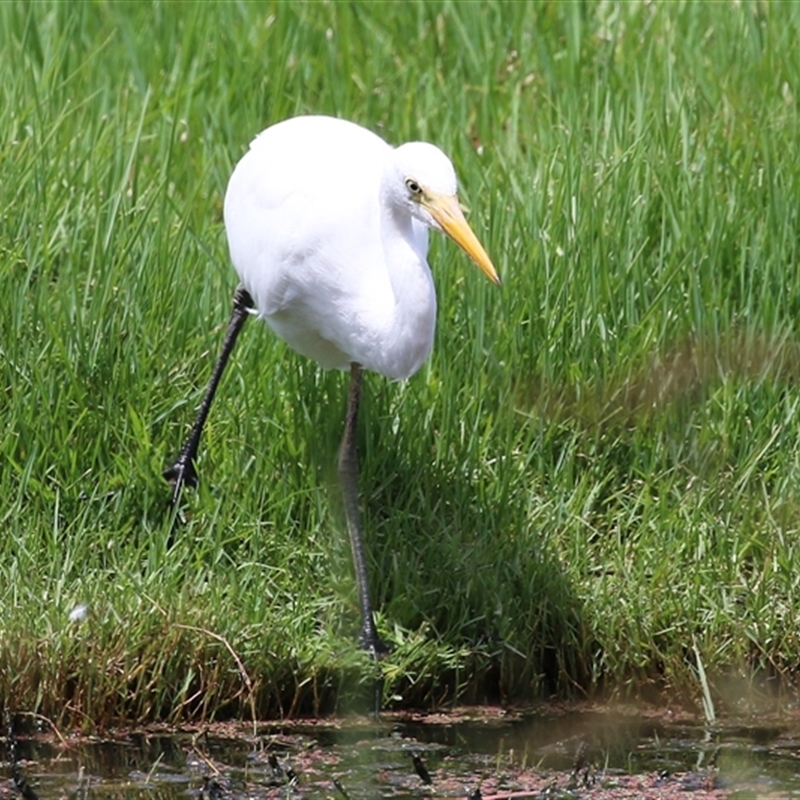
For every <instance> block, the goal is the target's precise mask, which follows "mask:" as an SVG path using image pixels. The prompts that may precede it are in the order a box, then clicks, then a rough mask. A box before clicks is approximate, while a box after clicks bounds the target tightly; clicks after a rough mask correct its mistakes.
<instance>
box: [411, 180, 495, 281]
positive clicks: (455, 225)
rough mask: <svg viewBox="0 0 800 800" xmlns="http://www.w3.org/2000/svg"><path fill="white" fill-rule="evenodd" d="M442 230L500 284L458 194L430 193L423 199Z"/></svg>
mask: <svg viewBox="0 0 800 800" xmlns="http://www.w3.org/2000/svg"><path fill="white" fill-rule="evenodd" d="M421 202H422V203H423V205H424V206H425V207H426V208H427V209H428V211H430V212H431V215H432V216H433V218H434V219H435V220H436V221H437V222H438V223H439V225H441V226H442V230H443V231H444V232H445V233H446V234H447V235H448V236H449V237H450V238H451V239H452V240H453V241H454V242H455V243H456V244H457V245H459V246H460V247H461V249H462V250H463V251H464V252H465V253H466V254H467V255H468V256H469V257H470V258H471V259H472V260H473V261H474V262H475V263H476V264H477V265H478V266H479V267H480V268H481V270H482V271H483V273H484V274H485V275H486V277H487V278H489V280H490V281H492V282H493V283H496V284H497V285H498V286H499V285H500V277H499V276H498V274H497V270H496V269H495V268H494V264H492V259H491V258H489V256H488V254H487V253H486V251H485V250H484V249H483V245H482V244H481V243H480V242H479V241H478V237H477V236H476V235H475V234H474V233H473V232H472V228H470V226H469V223H468V222H467V220H466V219H465V218H464V213H463V212H462V211H461V207H460V206H459V205H458V197H457V196H456V195H452V196H447V195H440V194H428V195H426V196H423V199H422V201H421Z"/></svg>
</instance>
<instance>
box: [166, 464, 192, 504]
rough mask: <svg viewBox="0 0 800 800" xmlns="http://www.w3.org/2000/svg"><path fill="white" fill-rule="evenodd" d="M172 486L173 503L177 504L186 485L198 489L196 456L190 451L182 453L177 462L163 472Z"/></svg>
mask: <svg viewBox="0 0 800 800" xmlns="http://www.w3.org/2000/svg"><path fill="white" fill-rule="evenodd" d="M161 474H162V475H163V476H164V480H166V481H167V482H168V483H169V484H170V485H171V486H172V503H173V505H175V504H176V503H177V502H178V500H179V499H180V496H181V490H182V489H183V487H184V486H189V487H191V488H192V489H196V488H197V485H198V484H199V483H200V479H199V478H198V477H197V470H196V469H195V466H194V458H192V456H191V455H189V454H188V453H185V452H184V453H181V454H180V455H179V456H178V458H177V459H176V460H175V463H174V464H173V465H172V466H171V467H168V468H167V469H165V470H164V472H163V473H161Z"/></svg>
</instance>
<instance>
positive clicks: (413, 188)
mask: <svg viewBox="0 0 800 800" xmlns="http://www.w3.org/2000/svg"><path fill="white" fill-rule="evenodd" d="M406 189H408V191H409V192H411V194H422V187H421V186H420V185H419V184H418V183H417V182H416V181H415V180H414V179H413V178H406Z"/></svg>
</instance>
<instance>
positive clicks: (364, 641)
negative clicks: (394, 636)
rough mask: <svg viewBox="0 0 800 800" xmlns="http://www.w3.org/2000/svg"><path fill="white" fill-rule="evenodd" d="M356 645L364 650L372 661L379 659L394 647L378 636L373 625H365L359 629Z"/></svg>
mask: <svg viewBox="0 0 800 800" xmlns="http://www.w3.org/2000/svg"><path fill="white" fill-rule="evenodd" d="M358 646H359V648H360V649H361V650H366V651H367V653H369V656H370V658H371V659H372V660H373V661H381V660H382V659H383V658H384V657H385V656H387V655H389V653H391V652H392V650H394V648H393V647H392V646H391V645H390V644H387V643H386V642H384V641H383V639H381V637H380V636H378V632H377V631H376V630H375V628H374V626H369V625H366V626H364V627H363V628H362V629H361V633H360V635H359V637H358Z"/></svg>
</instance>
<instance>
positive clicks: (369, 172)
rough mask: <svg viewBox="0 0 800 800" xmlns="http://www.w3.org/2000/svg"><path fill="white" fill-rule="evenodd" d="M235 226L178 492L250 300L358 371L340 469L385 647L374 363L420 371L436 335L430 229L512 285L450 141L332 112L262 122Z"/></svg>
mask: <svg viewBox="0 0 800 800" xmlns="http://www.w3.org/2000/svg"><path fill="white" fill-rule="evenodd" d="M224 215H225V229H226V233H227V237H228V246H229V250H230V255H231V260H232V261H233V266H234V267H235V269H236V271H237V273H238V274H239V278H240V281H241V283H240V284H239V286H238V288H237V289H236V292H235V293H234V298H233V311H232V313H231V318H230V322H229V325H228V331H227V334H226V336H225V340H224V342H223V346H222V351H221V353H220V356H219V359H218V361H217V364H216V366H215V368H214V372H213V374H212V377H211V381H210V383H209V386H208V389H207V391H206V395H205V397H204V399H203V402H202V404H201V406H200V409H199V412H198V415H197V419H196V421H195V423H194V426H193V428H192V431H191V433H190V435H189V438H188V440H187V442H186V445H185V447H184V448H183V450H182V452H181V454H180V455H179V456H178V458H177V460H176V461H175V463H174V464H173V465H172V466H171V467H170V468H169V469H167V470H166V471H165V473H164V477H165V478H166V479H167V480H168V481H170V482H171V483H172V484H173V487H174V491H173V499H174V500H175V501H177V499H178V496H179V494H180V490H181V487H182V485H184V484H186V485H190V486H195V485H197V480H198V479H197V473H196V471H195V466H194V462H195V459H196V457H197V450H198V445H199V442H200V436H201V433H202V429H203V424H204V422H205V419H206V417H207V415H208V411H209V408H210V406H211V403H212V400H213V398H214V393H215V391H216V388H217V385H218V383H219V380H220V378H221V376H222V372H223V370H224V368H225V364H226V362H227V360H228V357H229V356H230V353H231V350H232V348H233V346H234V344H235V341H236V337H237V336H238V334H239V331H240V330H241V328H242V325H243V324H244V321H245V320H246V319H247V316H248V315H249V314H250V313H254V314H256V315H257V316H259V317H260V318H261V319H263V320H264V321H265V322H266V323H267V324H268V325H269V326H270V327H271V328H272V329H273V330H274V331H275V332H276V333H277V334H278V335H279V336H281V337H282V338H283V339H285V340H286V342H287V343H288V344H289V346H290V347H292V348H293V349H294V350H296V351H297V352H298V353H301V354H302V355H304V356H308V357H309V358H312V359H315V360H316V361H318V362H319V363H320V364H321V365H322V366H323V367H325V368H337V369H342V370H349V371H350V390H349V394H348V404H347V415H346V419H345V426H344V436H343V438H342V445H341V449H340V452H339V464H338V469H339V476H340V480H341V482H342V489H343V494H344V506H345V516H346V520H347V528H348V532H349V534H350V542H351V546H352V551H353V561H354V565H355V574H356V581H357V584H358V592H359V598H360V602H361V612H362V622H361V633H360V637H359V642H360V644H361V646H362V647H364V648H365V649H367V650H368V651H369V652H370V653H372V655H373V656H375V657H377V656H379V655H380V654H381V653H382V652H384V651H385V649H386V648H385V645H384V644H383V642H382V641H381V640H380V638H379V636H378V633H377V630H376V628H375V622H374V616H373V611H372V605H371V602H370V595H369V589H368V584H367V568H366V562H365V556H364V546H363V542H362V536H361V525H360V521H359V501H358V459H357V453H356V421H357V416H358V405H359V397H360V393H361V377H362V370H363V369H369V370H373V371H375V372H378V373H380V374H382V375H385V376H387V377H388V378H390V379H393V380H398V379H403V378H408V377H409V376H411V375H413V374H414V373H415V372H416V371H417V370H418V369H419V368H420V366H421V365H422V363H423V362H424V361H425V359H426V358H427V357H428V355H429V353H430V350H431V346H432V344H433V335H434V324H435V319H436V294H435V292H434V287H433V281H432V279H431V272H430V268H429V266H428V263H427V260H426V256H427V252H428V229H433V230H437V231H442V232H444V233H446V234H447V235H449V236H450V237H451V238H453V239H454V240H455V241H456V242H457V243H458V244H459V245H460V246H461V247H462V248H463V249H464V250H465V251H466V252H467V254H468V255H469V256H471V258H472V259H473V260H474V261H475V263H476V264H477V265H478V266H479V267H480V268H481V269H482V270H483V272H484V273H485V274H486V275H487V276H488V277H489V278H490V279H491V280H492V281H494V282H495V283H497V284H499V283H500V279H499V278H498V276H497V272H496V271H495V268H494V266H493V265H492V262H491V260H490V258H489V256H488V255H487V254H486V251H485V250H484V249H483V247H482V246H481V244H480V242H479V241H478V239H477V238H476V236H475V234H474V233H473V232H472V230H471V228H470V227H469V225H468V224H467V221H466V220H465V219H464V215H463V214H462V212H461V209H460V207H459V204H458V198H457V194H456V176H455V171H454V170H453V165H452V164H451V163H450V160H449V159H448V158H447V156H445V155H444V153H442V151H441V150H439V149H438V148H437V147H435V146H434V145H432V144H426V143H424V142H411V143H408V144H404V145H401V146H399V147H397V148H393V147H391V146H390V145H388V144H387V143H386V142H385V141H383V139H381V138H380V137H379V136H377V135H375V134H374V133H372V132H370V131H368V130H366V129H365V128H362V127H360V126H358V125H355V124H353V123H351V122H346V121H344V120H339V119H333V118H330V117H319V116H307V117H295V118H293V119H289V120H286V121H284V122H280V123H277V124H276V125H273V126H272V127H270V128H267V129H266V130H265V131H263V132H262V133H261V134H259V135H258V136H257V137H256V138H255V139H254V140H253V142H252V144H251V146H250V149H249V151H248V152H247V153H246V154H245V155H244V156H243V158H242V159H241V161H239V163H238V165H237V166H236V168H235V170H234V172H233V175H232V176H231V179H230V183H229V184H228V189H227V192H226V194H225V210H224Z"/></svg>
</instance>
